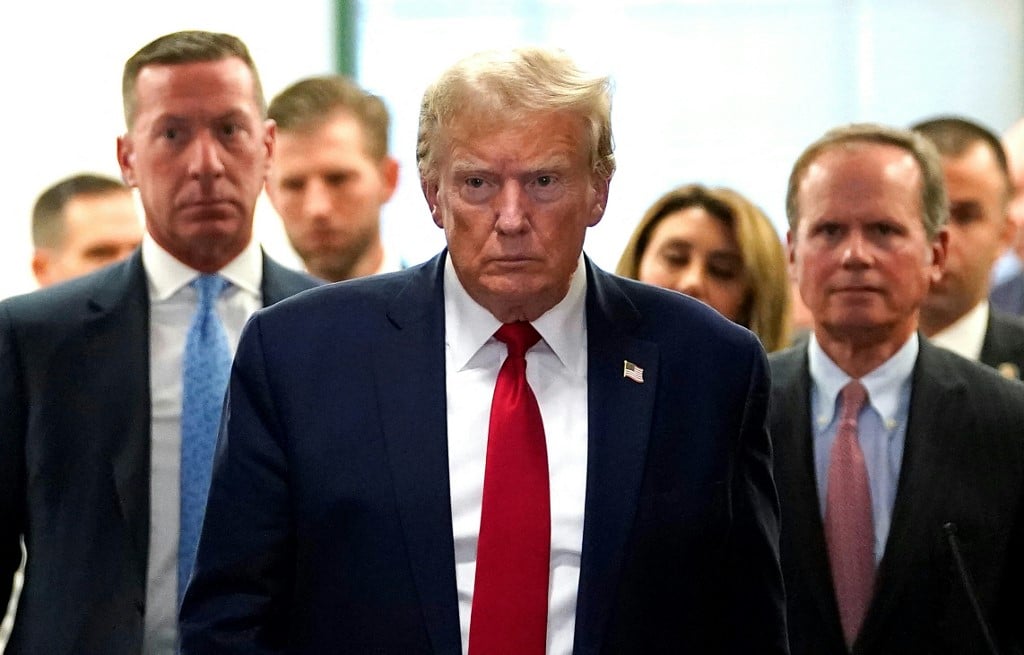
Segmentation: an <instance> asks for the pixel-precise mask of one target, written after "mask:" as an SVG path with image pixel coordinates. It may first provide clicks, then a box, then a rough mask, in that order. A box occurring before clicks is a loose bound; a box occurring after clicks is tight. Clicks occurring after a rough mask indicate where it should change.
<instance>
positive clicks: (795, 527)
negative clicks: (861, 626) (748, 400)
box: [771, 347, 842, 642]
mask: <svg viewBox="0 0 1024 655" xmlns="http://www.w3.org/2000/svg"><path fill="white" fill-rule="evenodd" d="M772 377H773V385H774V388H775V389H774V392H773V394H772V409H771V411H772V416H773V418H772V422H771V431H772V439H773V441H774V443H775V469H776V480H778V487H779V494H780V498H781V505H782V507H783V515H784V516H783V523H784V526H785V527H784V530H783V532H784V534H783V544H784V547H785V549H784V553H783V557H784V558H785V559H786V560H787V561H785V562H784V566H785V567H786V569H788V570H789V571H791V572H792V573H791V574H790V579H791V580H799V581H800V584H802V585H804V586H805V588H806V593H807V595H808V596H809V597H810V599H811V601H812V602H813V603H814V605H815V606H816V607H817V612H818V614H819V616H820V617H821V618H822V620H823V622H824V626H825V627H823V630H829V631H832V632H834V635H835V637H836V639H838V640H839V641H840V642H841V640H842V630H841V627H840V623H839V609H838V606H837V605H836V599H835V591H834V588H833V585H832V572H831V566H830V564H829V561H828V546H827V545H826V543H825V527H824V523H823V521H822V518H821V506H820V500H819V498H818V487H817V473H816V472H815V466H814V445H813V435H812V433H811V400H810V387H811V375H810V371H809V370H808V364H807V348H806V347H801V348H796V349H793V350H789V351H787V352H785V353H782V354H780V355H777V356H774V357H773V358H772Z"/></svg>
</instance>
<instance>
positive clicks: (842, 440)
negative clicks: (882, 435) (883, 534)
mask: <svg viewBox="0 0 1024 655" xmlns="http://www.w3.org/2000/svg"><path fill="white" fill-rule="evenodd" d="M842 399H843V403H842V409H841V411H842V415H841V418H840V420H839V429H838V430H837V431H836V440H835V444H834V445H833V446H832V461H831V463H830V464H829V467H828V492H827V494H828V502H827V504H826V506H825V541H826V542H827V544H828V557H829V561H830V563H831V565H832V582H833V584H834V585H835V590H836V600H837V601H838V603H839V619H840V621H841V622H842V625H843V635H844V636H845V637H846V645H847V646H850V647H852V646H853V642H854V640H855V639H856V638H857V633H858V631H860V626H861V623H862V622H863V621H864V615H865V614H866V613H867V609H868V604H869V603H870V602H871V594H872V590H873V588H874V583H875V555H874V543H875V527H874V522H873V519H872V512H871V489H870V487H869V486H868V469H867V466H866V465H865V463H864V453H863V452H862V451H861V449H860V443H859V442H858V441H857V415H858V413H859V412H860V409H861V407H863V406H864V401H865V400H866V399H867V391H865V389H864V386H863V385H862V384H861V383H860V382H859V381H858V380H852V381H850V382H849V383H848V384H847V385H846V386H845V387H843V391H842Z"/></svg>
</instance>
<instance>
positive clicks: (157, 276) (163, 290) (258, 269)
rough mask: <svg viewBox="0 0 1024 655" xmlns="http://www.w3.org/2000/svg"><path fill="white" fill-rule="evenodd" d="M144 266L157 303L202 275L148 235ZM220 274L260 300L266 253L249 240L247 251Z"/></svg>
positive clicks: (143, 259) (144, 247)
mask: <svg viewBox="0 0 1024 655" xmlns="http://www.w3.org/2000/svg"><path fill="white" fill-rule="evenodd" d="M142 263H143V267H144V268H145V269H146V278H147V279H148V281H149V295H150V298H152V299H153V300H155V301H161V300H167V299H168V298H170V297H171V296H173V295H174V294H175V293H177V292H178V290H179V289H181V288H182V287H184V286H185V285H187V284H188V283H190V282H191V281H192V280H193V279H195V277H196V276H197V275H199V271H197V270H195V269H193V268H192V267H190V266H188V265H186V264H184V263H182V262H181V261H180V260H179V259H178V258H176V257H175V256H174V255H172V254H171V253H169V252H167V251H166V250H164V249H163V247H161V246H160V244H158V243H157V242H156V241H155V240H154V239H153V237H152V236H150V234H149V232H146V233H145V234H144V235H143V236H142ZM218 272H219V273H220V275H223V276H224V277H225V278H226V279H227V280H228V281H229V282H231V284H233V285H234V286H236V287H238V288H239V289H242V290H243V291H246V292H247V293H249V294H252V295H254V296H256V297H260V296H261V295H262V292H261V288H260V287H261V285H262V283H263V252H262V251H261V250H260V246H259V244H258V243H257V242H256V240H255V239H250V240H249V244H248V245H247V246H246V247H245V249H244V250H242V252H241V253H239V254H238V256H237V257H235V258H234V259H232V260H231V261H230V262H228V264H227V265H226V266H225V267H224V268H222V269H221V270H220V271H218Z"/></svg>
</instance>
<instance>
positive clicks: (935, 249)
mask: <svg viewBox="0 0 1024 655" xmlns="http://www.w3.org/2000/svg"><path fill="white" fill-rule="evenodd" d="M946 198H947V196H946V192H945V188H944V184H943V170H942V164H941V161H940V159H939V155H938V153H937V152H936V149H935V147H934V146H933V145H932V144H931V143H930V142H929V141H928V140H927V139H926V138H925V137H924V136H923V135H921V134H918V133H915V132H908V131H905V130H897V129H893V128H888V127H883V126H877V125H852V126H845V127H842V128H837V129H836V130H833V131H831V132H829V133H827V134H825V135H824V136H822V137H821V138H820V139H818V140H817V141H815V142H814V143H813V144H811V145H810V146H808V148H807V149H806V150H805V151H804V153H803V154H802V155H801V156H800V158H799V159H798V160H797V163H796V164H795V165H794V167H793V171H792V173H791V174H790V180H789V192H788V194H787V200H786V208H787V214H788V216H789V225H790V232H789V238H788V241H789V252H790V264H791V267H792V271H793V275H794V278H795V279H796V280H797V283H798V287H799V290H800V294H801V296H802V297H803V301H804V303H805V304H806V305H807V307H808V308H809V309H810V311H811V314H812V315H813V317H814V330H813V332H812V333H811V335H810V338H809V339H807V341H806V342H805V343H802V344H800V345H798V346H795V347H793V348H790V349H788V350H785V351H782V352H779V353H773V354H772V356H771V357H770V358H769V360H770V362H771V367H772V368H771V370H772V392H771V423H770V424H771V434H772V441H773V443H774V445H775V449H776V451H775V479H776V482H777V484H778V489H779V497H780V499H781V505H782V516H783V519H784V521H783V529H782V548H781V553H782V570H783V574H784V576H785V581H786V603H787V607H788V621H789V636H790V647H791V649H792V652H793V653H795V654H799V655H845V654H847V653H854V654H856V655H890V654H892V653H902V654H908V655H934V654H937V653H949V654H951V655H952V654H953V653H955V654H957V655H993V654H994V653H1007V654H1009V653H1020V652H1022V651H1021V648H1022V645H1024V630H1022V625H1024V624H1022V623H1021V621H1020V617H1021V616H1024V593H1022V590H1024V566H1022V560H1021V557H1020V553H1021V552H1022V549H1024V513H1022V508H1024V456H1022V455H1024V385H1022V384H1021V383H1020V382H1018V381H1016V380H1007V379H1004V378H1002V377H1000V376H999V375H998V374H997V373H996V372H995V371H994V370H992V369H990V368H988V367H984V366H981V365H979V364H977V363H976V362H972V361H970V360H967V359H965V358H963V357H960V356H959V355H956V354H954V353H952V352H950V351H948V350H946V349H943V348H939V347H937V346H934V345H932V344H931V343H930V342H929V341H928V340H927V339H926V338H924V337H923V336H922V335H921V334H920V333H919V332H918V315H919V312H920V308H921V306H922V303H923V302H924V301H925V297H926V296H927V294H928V292H929V289H930V288H931V287H932V285H933V284H934V283H935V282H936V281H938V280H939V279H941V276H942V270H943V264H944V262H945V258H946V252H947V245H948V242H949V235H948V234H947V233H946V230H945V227H944V224H945V221H946V217H947V215H948V212H949V209H948V203H947V199H946Z"/></svg>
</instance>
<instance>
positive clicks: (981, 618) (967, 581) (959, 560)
mask: <svg viewBox="0 0 1024 655" xmlns="http://www.w3.org/2000/svg"><path fill="white" fill-rule="evenodd" d="M942 530H943V532H945V533H946V541H948V542H949V549H950V550H951V551H952V552H953V561H954V562H955V563H956V571H957V574H958V575H959V576H960V582H961V584H962V585H963V588H964V593H966V594H967V600H969V601H970V602H971V609H973V610H974V618H975V619H976V620H977V622H978V627H980V628H981V635H982V636H983V637H984V638H985V645H986V646H987V647H988V652H989V653H990V654H991V655H999V649H998V648H996V642H995V640H994V639H992V630H991V628H989V625H988V621H986V620H985V614H984V613H983V612H982V611H981V603H979V602H978V596H977V594H975V593H974V583H972V582H971V576H970V574H969V573H968V572H967V567H966V566H965V565H964V558H963V555H961V554H960V540H959V539H957V536H956V523H953V522H948V523H946V524H944V525H943V526H942Z"/></svg>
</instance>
